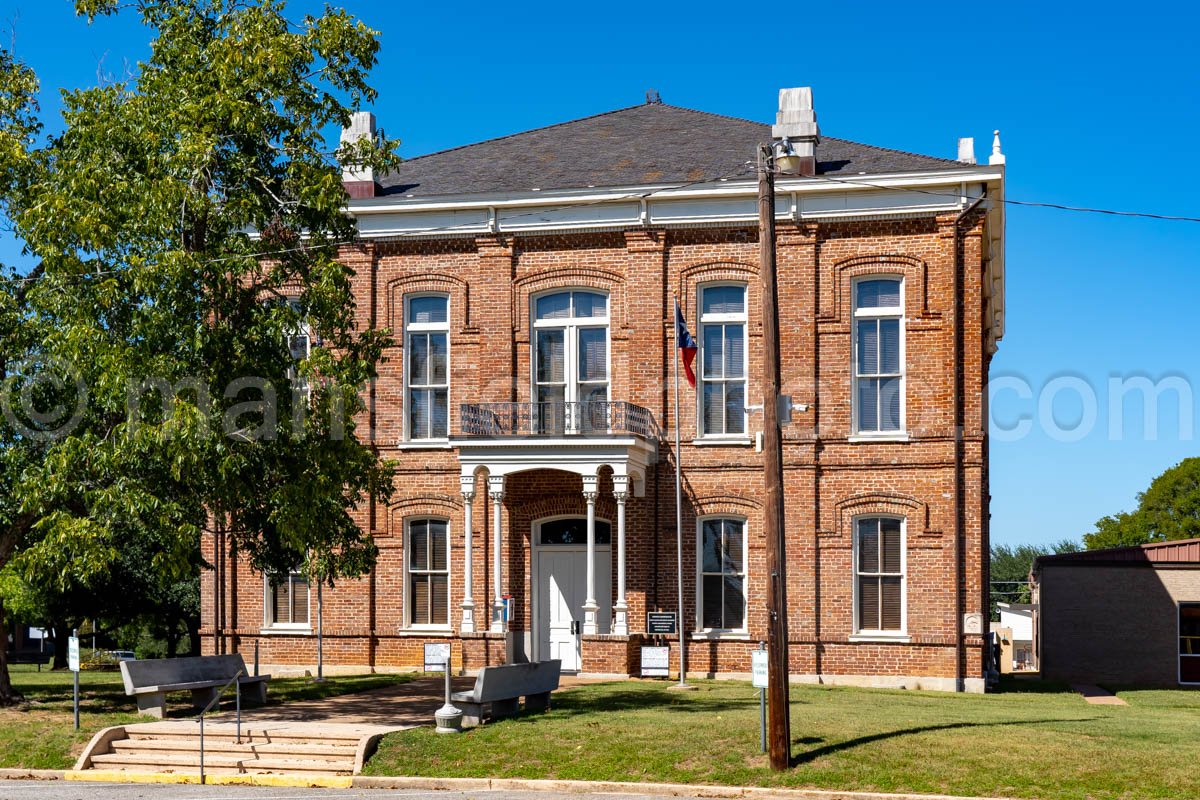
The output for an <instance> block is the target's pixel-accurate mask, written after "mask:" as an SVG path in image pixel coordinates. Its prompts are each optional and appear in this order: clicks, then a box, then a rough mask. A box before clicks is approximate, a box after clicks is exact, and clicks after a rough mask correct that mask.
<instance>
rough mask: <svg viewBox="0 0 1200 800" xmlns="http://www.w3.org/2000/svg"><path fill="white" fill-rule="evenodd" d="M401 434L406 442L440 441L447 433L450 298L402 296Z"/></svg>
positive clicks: (441, 296) (438, 295) (442, 295)
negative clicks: (403, 367) (403, 352)
mask: <svg viewBox="0 0 1200 800" xmlns="http://www.w3.org/2000/svg"><path fill="white" fill-rule="evenodd" d="M404 345H405V346H404V349H405V361H406V362H407V363H406V367H405V370H404V380H405V389H404V398H405V405H406V406H407V408H406V413H405V421H404V425H405V433H406V438H407V439H408V440H409V441H422V440H434V441H438V440H444V439H446V438H447V437H448V436H449V435H450V434H449V420H450V415H449V407H450V406H449V403H450V298H449V297H447V296H446V295H444V294H418V295H410V296H409V297H407V298H406V299H405V314H404Z"/></svg>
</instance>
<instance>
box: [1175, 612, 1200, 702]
mask: <svg viewBox="0 0 1200 800" xmlns="http://www.w3.org/2000/svg"><path fill="white" fill-rule="evenodd" d="M1179 682H1180V683H1198V684H1200V603H1180V604H1179Z"/></svg>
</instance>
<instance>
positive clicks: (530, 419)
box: [459, 400, 660, 441]
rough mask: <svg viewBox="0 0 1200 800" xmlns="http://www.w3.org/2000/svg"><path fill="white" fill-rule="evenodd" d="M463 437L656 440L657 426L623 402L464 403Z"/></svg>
mask: <svg viewBox="0 0 1200 800" xmlns="http://www.w3.org/2000/svg"><path fill="white" fill-rule="evenodd" d="M459 430H460V431H461V433H462V435H463V436H483V437H503V436H639V437H641V438H643V439H648V440H651V441H657V440H658V439H659V438H660V437H659V428H658V423H657V422H655V420H654V414H652V413H650V411H649V409H645V408H642V407H641V406H637V405H634V404H633V403H627V402H625V401H623V400H616V401H613V400H585V401H578V402H570V403H568V402H562V401H555V402H549V403H464V404H463V405H461V406H459Z"/></svg>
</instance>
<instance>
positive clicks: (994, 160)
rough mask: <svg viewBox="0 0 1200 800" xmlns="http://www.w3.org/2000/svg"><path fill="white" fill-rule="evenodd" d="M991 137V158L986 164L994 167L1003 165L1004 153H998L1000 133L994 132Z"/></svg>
mask: <svg viewBox="0 0 1200 800" xmlns="http://www.w3.org/2000/svg"><path fill="white" fill-rule="evenodd" d="M993 135H994V138H993V139H992V157H991V158H989V159H988V164H991V165H992V166H995V165H996V164H1003V163H1004V153H1002V152H1000V131H994V132H993Z"/></svg>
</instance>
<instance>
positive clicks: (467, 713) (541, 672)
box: [450, 659, 562, 726]
mask: <svg viewBox="0 0 1200 800" xmlns="http://www.w3.org/2000/svg"><path fill="white" fill-rule="evenodd" d="M561 667H562V661H559V660H557V659H555V660H554V661H534V662H532V663H529V664H504V665H501V666H498V667H484V668H483V669H481V670H479V677H477V678H476V679H475V688H473V689H472V690H471V691H469V692H455V693H454V694H452V695H450V700H451V702H452V703H454V705H455V707H457V708H458V709H459V710H460V711H462V712H463V725H466V726H471V725H480V724H482V723H483V717H484V707H485V706H487V707H489V710H490V712H491V713H490V714H489V716H490V717H491V718H492V719H498V718H499V717H507V716H510V715H512V714H516V713H517V712H518V711H520V710H521V704H520V699H521V698H522V697H524V698H525V710H526V711H545V710H546V709H547V708H549V707H550V693H551V692H552V691H554V690H555V689H557V688H558V676H559V672H560V671H561V669H560V668H561Z"/></svg>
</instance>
